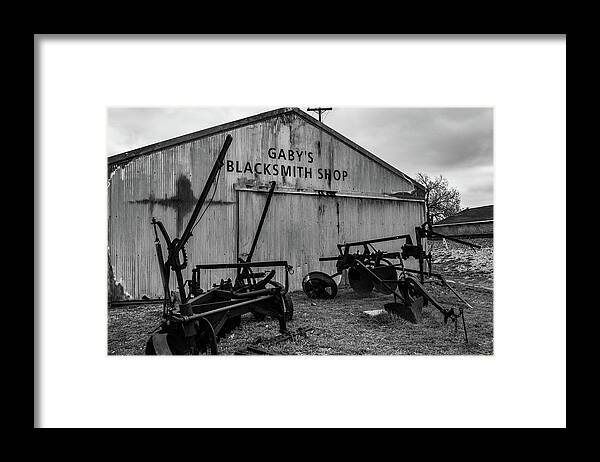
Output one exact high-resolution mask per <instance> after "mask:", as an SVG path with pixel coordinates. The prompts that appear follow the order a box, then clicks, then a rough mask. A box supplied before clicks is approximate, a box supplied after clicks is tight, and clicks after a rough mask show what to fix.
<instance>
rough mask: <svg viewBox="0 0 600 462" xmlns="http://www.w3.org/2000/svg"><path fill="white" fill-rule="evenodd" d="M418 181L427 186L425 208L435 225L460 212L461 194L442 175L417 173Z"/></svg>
mask: <svg viewBox="0 0 600 462" xmlns="http://www.w3.org/2000/svg"><path fill="white" fill-rule="evenodd" d="M417 181H418V182H419V183H421V184H422V185H423V186H425V207H426V209H427V214H428V216H431V219H432V221H433V222H434V223H435V222H438V221H440V220H443V219H444V218H446V217H449V216H450V215H454V214H455V213H457V212H459V211H460V193H459V192H458V190H457V189H456V188H454V187H452V186H450V185H449V184H448V180H447V179H446V178H444V177H443V176H442V175H439V176H437V177H434V178H432V177H430V176H429V175H427V174H426V173H417Z"/></svg>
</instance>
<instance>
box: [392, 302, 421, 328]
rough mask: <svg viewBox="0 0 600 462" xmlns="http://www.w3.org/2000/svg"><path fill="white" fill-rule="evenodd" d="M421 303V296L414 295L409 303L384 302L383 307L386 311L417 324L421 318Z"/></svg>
mask: <svg viewBox="0 0 600 462" xmlns="http://www.w3.org/2000/svg"><path fill="white" fill-rule="evenodd" d="M423 303H424V299H423V297H416V298H415V300H414V301H413V302H412V303H410V304H406V303H386V304H385V305H383V307H384V308H385V311H387V312H388V313H391V314H395V315H397V316H400V317H401V318H402V319H406V320H407V321H408V322H412V323H413V324H418V323H420V322H421V320H422V319H423Z"/></svg>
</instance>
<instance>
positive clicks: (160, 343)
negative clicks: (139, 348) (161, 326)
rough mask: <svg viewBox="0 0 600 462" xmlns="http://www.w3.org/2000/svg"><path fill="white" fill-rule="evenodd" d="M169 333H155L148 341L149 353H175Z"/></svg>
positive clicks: (147, 351) (147, 348) (147, 352)
mask: <svg viewBox="0 0 600 462" xmlns="http://www.w3.org/2000/svg"><path fill="white" fill-rule="evenodd" d="M168 336H169V334H153V335H152V336H150V338H149V339H148V342H146V354H147V355H173V352H172V351H171V347H170V346H169V342H168V341H167V337H168Z"/></svg>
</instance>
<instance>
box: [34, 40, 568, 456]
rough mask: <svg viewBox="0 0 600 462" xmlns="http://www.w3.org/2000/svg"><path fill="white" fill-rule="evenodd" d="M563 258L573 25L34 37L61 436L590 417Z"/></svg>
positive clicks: (42, 233)
mask: <svg viewBox="0 0 600 462" xmlns="http://www.w3.org/2000/svg"><path fill="white" fill-rule="evenodd" d="M566 268H567V265H566V34H549V35H548V34H546V35H535V34H524V35H510V34H506V35H504V34H500V35H498V34H496V35H493V34H489V35H488V34H482V35H469V34H467V35H460V34H442V35H435V34H434V35H408V34H350V35H337V34H325V35H318V34H266V35H260V34H216V35H211V34H174V35H172V34H146V35H137V34H122V35H110V34H107V35H104V34H96V35H88V34H79V35H69V34H66V35H53V34H35V35H34V286H35V287H34V428H35V429H36V430H37V429H41V430H44V429H69V428H76V429H86V428H93V429H106V428H108V429H113V428H117V429H136V428H142V429H158V428H167V429H173V430H175V432H174V433H171V435H172V436H175V435H177V437H181V439H182V441H187V439H186V437H185V435H184V433H181V434H180V433H178V430H179V429H200V430H205V429H213V428H216V429H297V428H298V429H326V430H329V429H338V428H341V429H362V428H365V429H373V430H376V429H469V428H476V429H488V428H490V429H494V428H527V429H531V428H546V429H548V428H550V429H565V428H566V426H567V420H566V410H567V403H566V380H567V374H566V362H567V361H566V321H567V319H566V318H567V308H566V300H567V298H566ZM206 434H208V433H205V435H206ZM250 434H253V432H250ZM211 438H212V437H211ZM211 438H209V439H208V440H207V439H202V438H201V439H199V440H198V441H199V442H200V443H203V442H205V441H208V442H209V443H210V444H213V442H212V439H211ZM169 441H172V440H169ZM227 441H228V442H232V441H236V442H239V441H238V440H237V439H233V438H232V439H228V440H227ZM258 441H259V440H258V439H255V442H258ZM265 441H266V440H265ZM290 441H291V440H290ZM298 441H300V440H298ZM374 441H376V440H374V439H372V438H370V439H364V442H365V443H367V444H369V445H371V444H373V442H374ZM388 441H400V442H405V443H407V444H413V443H415V441H414V440H412V439H410V438H409V439H393V440H388ZM440 441H442V440H440ZM448 441H450V440H448ZM451 441H456V440H452V439H451ZM156 443H157V444H159V446H161V443H160V441H158V440H156ZM461 443H462V444H463V445H462V448H463V449H465V450H469V449H470V448H471V446H470V445H469V444H470V443H468V442H467V441H466V440H465V441H461ZM162 446H164V447H169V448H173V446H172V443H171V442H168V443H167V445H166V446H165V445H164V444H162ZM351 447H354V446H352V445H351Z"/></svg>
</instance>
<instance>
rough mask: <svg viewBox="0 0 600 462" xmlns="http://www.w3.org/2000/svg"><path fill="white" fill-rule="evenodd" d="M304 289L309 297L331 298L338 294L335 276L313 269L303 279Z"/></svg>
mask: <svg viewBox="0 0 600 462" xmlns="http://www.w3.org/2000/svg"><path fill="white" fill-rule="evenodd" d="M302 290H303V291H304V293H305V294H306V296H307V297H308V298H314V299H330V298H334V297H335V296H336V295H337V291H338V287H337V284H336V283H335V281H334V280H333V278H332V277H331V276H329V275H328V274H326V273H323V272H321V271H313V272H311V273H308V274H307V275H306V276H304V279H302ZM286 295H287V294H286ZM286 302H287V300H286Z"/></svg>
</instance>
